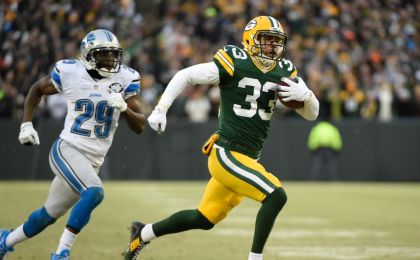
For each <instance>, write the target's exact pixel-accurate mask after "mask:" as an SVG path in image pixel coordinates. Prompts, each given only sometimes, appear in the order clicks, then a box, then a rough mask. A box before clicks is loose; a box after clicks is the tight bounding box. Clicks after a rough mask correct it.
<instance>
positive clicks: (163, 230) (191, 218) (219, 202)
mask: <svg viewBox="0 0 420 260" xmlns="http://www.w3.org/2000/svg"><path fill="white" fill-rule="evenodd" d="M241 199H242V196H240V195H238V194H236V193H234V192H232V191H231V190H229V189H227V188H226V187H224V186H223V185H221V184H220V183H218V182H217V181H216V180H215V179H214V178H212V179H210V181H209V182H208V184H207V186H206V189H205V191H204V194H203V198H202V199H201V202H200V205H199V207H198V209H191V210H182V211H179V212H177V213H175V214H172V215H171V216H169V217H168V218H165V219H163V220H161V221H159V222H155V223H153V224H147V225H143V224H142V223H139V222H134V223H133V224H132V227H131V229H132V231H131V234H132V235H131V238H130V244H129V246H128V248H127V249H126V250H125V252H124V257H125V259H126V260H131V259H136V256H137V254H138V253H139V252H140V251H141V249H142V248H143V247H144V246H145V245H146V244H148V243H149V242H150V241H151V240H152V239H154V238H156V237H160V236H163V235H167V234H173V233H179V232H183V231H187V230H191V229H203V230H208V229H211V228H212V227H213V226H214V225H215V224H217V223H218V222H220V221H221V220H222V219H223V218H224V217H225V216H226V215H227V214H228V212H229V211H230V210H231V209H232V208H233V207H235V206H236V205H238V204H239V202H240V201H241Z"/></svg>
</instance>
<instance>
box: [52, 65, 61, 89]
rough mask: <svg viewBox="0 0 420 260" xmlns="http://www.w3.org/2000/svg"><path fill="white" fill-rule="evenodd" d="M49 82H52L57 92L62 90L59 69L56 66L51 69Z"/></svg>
mask: <svg viewBox="0 0 420 260" xmlns="http://www.w3.org/2000/svg"><path fill="white" fill-rule="evenodd" d="M50 76H51V82H52V83H53V85H54V87H55V88H56V89H57V91H58V92H63V86H62V85H61V78H60V70H59V69H58V68H57V66H55V67H54V69H53V70H52V71H51V74H50Z"/></svg>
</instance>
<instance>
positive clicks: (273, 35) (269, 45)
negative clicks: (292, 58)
mask: <svg viewBox="0 0 420 260" xmlns="http://www.w3.org/2000/svg"><path fill="white" fill-rule="evenodd" d="M286 41H287V38H286V35H285V34H284V33H282V32H277V31H258V33H257V34H256V35H255V36H254V42H255V45H253V46H251V53H252V54H253V56H255V57H256V58H258V59H259V61H260V62H261V63H262V64H263V65H265V66H268V67H270V66H272V65H273V64H274V63H275V62H277V61H279V60H280V59H281V58H282V57H283V54H284V51H285V49H286Z"/></svg>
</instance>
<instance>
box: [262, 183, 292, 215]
mask: <svg viewBox="0 0 420 260" xmlns="http://www.w3.org/2000/svg"><path fill="white" fill-rule="evenodd" d="M268 200H270V202H271V204H274V205H276V206H277V207H278V208H279V209H280V210H281V209H282V208H283V206H284V205H285V204H286V202H287V194H286V191H285V190H284V189H283V188H281V187H280V188H277V189H275V190H274V191H273V192H272V193H271V194H270V195H268V196H267V198H266V199H265V200H264V203H265V202H266V201H268Z"/></svg>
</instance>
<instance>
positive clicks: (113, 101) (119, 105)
mask: <svg viewBox="0 0 420 260" xmlns="http://www.w3.org/2000/svg"><path fill="white" fill-rule="evenodd" d="M108 105H109V106H110V107H114V108H116V109H118V110H119V111H120V112H124V111H125V110H127V103H125V101H124V98H123V97H122V95H121V93H111V94H109V97H108Z"/></svg>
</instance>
